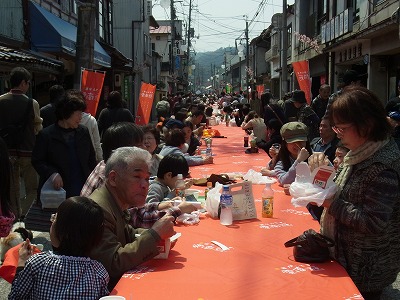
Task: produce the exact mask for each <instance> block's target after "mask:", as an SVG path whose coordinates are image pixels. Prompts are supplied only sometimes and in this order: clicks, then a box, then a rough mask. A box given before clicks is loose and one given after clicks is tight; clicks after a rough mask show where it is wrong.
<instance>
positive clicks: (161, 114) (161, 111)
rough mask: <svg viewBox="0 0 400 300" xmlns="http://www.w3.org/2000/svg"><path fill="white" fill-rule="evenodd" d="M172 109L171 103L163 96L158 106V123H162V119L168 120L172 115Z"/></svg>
mask: <svg viewBox="0 0 400 300" xmlns="http://www.w3.org/2000/svg"><path fill="white" fill-rule="evenodd" d="M170 111H171V107H170V105H169V102H168V101H167V97H166V96H163V97H162V98H161V100H160V101H158V102H157V104H156V112H157V121H160V120H161V118H164V119H167V118H169V117H170V116H171V114H170Z"/></svg>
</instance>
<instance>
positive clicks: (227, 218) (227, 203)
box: [219, 185, 233, 225]
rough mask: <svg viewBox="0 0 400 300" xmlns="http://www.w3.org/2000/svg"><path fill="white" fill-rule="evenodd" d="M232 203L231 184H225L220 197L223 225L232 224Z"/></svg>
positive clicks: (220, 218) (221, 221)
mask: <svg viewBox="0 0 400 300" xmlns="http://www.w3.org/2000/svg"><path fill="white" fill-rule="evenodd" d="M232 203H233V197H232V195H231V194H230V192H229V186H228V185H224V187H223V190H222V194H221V198H220V205H221V214H220V217H219V220H220V223H221V224H222V225H232V208H231V206H232Z"/></svg>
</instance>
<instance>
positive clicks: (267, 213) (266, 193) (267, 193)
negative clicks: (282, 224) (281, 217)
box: [261, 183, 274, 218]
mask: <svg viewBox="0 0 400 300" xmlns="http://www.w3.org/2000/svg"><path fill="white" fill-rule="evenodd" d="M261 198H262V200H261V201H262V217H263V218H272V216H273V215H274V191H273V190H272V188H271V183H266V184H265V188H264V190H263V191H262V196H261Z"/></svg>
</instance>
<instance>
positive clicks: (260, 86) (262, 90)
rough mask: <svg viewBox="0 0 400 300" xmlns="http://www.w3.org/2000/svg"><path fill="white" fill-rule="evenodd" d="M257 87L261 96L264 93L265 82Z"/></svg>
mask: <svg viewBox="0 0 400 300" xmlns="http://www.w3.org/2000/svg"><path fill="white" fill-rule="evenodd" d="M256 89H257V93H258V98H260V97H261V95H262V93H264V85H263V84H259V85H256Z"/></svg>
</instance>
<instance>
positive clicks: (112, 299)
mask: <svg viewBox="0 0 400 300" xmlns="http://www.w3.org/2000/svg"><path fill="white" fill-rule="evenodd" d="M99 300H126V298H125V297H123V296H114V295H111V296H104V297H101V298H100V299H99Z"/></svg>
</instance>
